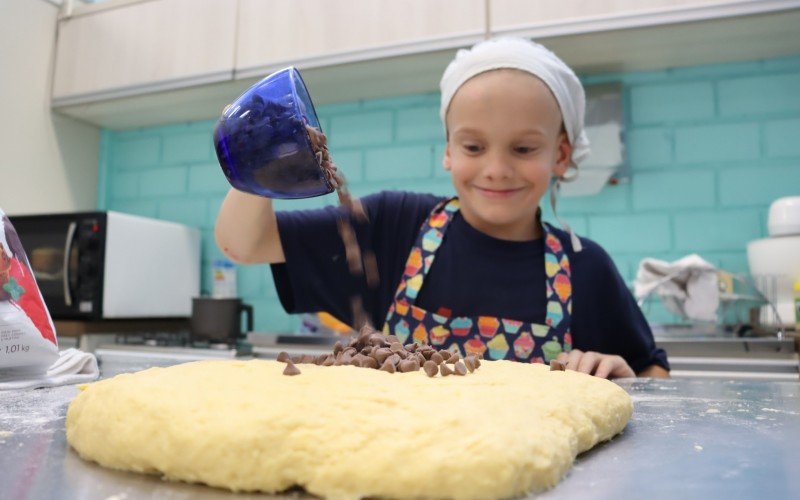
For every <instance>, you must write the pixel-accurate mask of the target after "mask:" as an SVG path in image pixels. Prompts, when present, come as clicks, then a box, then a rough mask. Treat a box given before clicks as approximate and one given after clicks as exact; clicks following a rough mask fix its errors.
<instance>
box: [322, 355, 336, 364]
mask: <svg viewBox="0 0 800 500" xmlns="http://www.w3.org/2000/svg"><path fill="white" fill-rule="evenodd" d="M335 362H336V359H335V358H334V357H333V355H332V354H329V355H328V356H327V357H326V358H325V361H323V362H322V366H333V364H334V363H335Z"/></svg>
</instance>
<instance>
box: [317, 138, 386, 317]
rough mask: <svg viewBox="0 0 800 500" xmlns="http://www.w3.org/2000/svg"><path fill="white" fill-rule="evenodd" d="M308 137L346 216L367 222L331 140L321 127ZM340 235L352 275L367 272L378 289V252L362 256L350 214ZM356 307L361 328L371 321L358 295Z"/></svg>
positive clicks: (354, 301) (342, 221) (341, 224)
mask: <svg viewBox="0 0 800 500" xmlns="http://www.w3.org/2000/svg"><path fill="white" fill-rule="evenodd" d="M306 130H307V131H308V136H309V138H310V139H311V146H312V147H313V148H314V155H315V156H316V157H317V162H318V163H319V164H320V167H322V171H323V173H324V174H325V178H326V180H327V181H328V183H329V184H330V185H331V186H333V188H334V189H335V190H336V194H337V195H338V196H339V205H340V206H341V207H342V208H343V209H344V210H345V212H346V213H347V215H349V214H352V215H353V217H354V218H355V219H356V220H358V221H359V222H366V221H367V212H366V211H365V210H364V206H363V205H362V204H361V201H359V199H358V198H354V197H353V196H352V195H351V194H350V191H349V190H348V189H347V183H346V181H345V178H344V175H343V174H342V173H341V172H339V169H338V168H337V167H336V164H335V163H333V160H332V159H331V155H330V152H329V151H328V139H327V137H325V134H324V133H322V132H321V131H320V130H317V129H316V128H314V127H312V126H311V125H306ZM338 226H339V235H340V236H341V237H342V243H343V244H344V251H345V256H346V258H347V267H348V268H349V270H350V274H352V275H353V276H355V277H358V276H361V275H364V277H365V279H366V281H367V286H369V287H370V288H376V287H377V286H378V280H379V278H378V262H377V260H376V259H375V253H374V252H372V251H371V250H369V249H367V250H366V251H365V252H364V253H363V255H362V253H361V249H360V247H359V246H358V241H357V239H356V233H355V231H354V230H353V226H352V225H351V224H350V221H349V220H348V218H347V217H342V218H340V219H339V224H338ZM351 302H352V308H353V322H354V325H355V327H356V328H361V327H362V326H364V325H368V324H369V317H368V316H367V315H366V313H365V312H364V305H363V303H362V301H361V297H360V296H359V295H355V296H353V297H352V298H351Z"/></svg>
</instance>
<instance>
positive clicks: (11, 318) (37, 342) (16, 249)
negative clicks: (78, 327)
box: [0, 209, 58, 380]
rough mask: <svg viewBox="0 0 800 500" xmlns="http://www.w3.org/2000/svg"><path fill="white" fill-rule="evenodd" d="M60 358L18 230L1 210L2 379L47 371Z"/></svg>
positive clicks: (54, 334)
mask: <svg viewBox="0 0 800 500" xmlns="http://www.w3.org/2000/svg"><path fill="white" fill-rule="evenodd" d="M57 359H58V341H57V340H56V332H55V327H54V326H53V321H52V319H50V313H49V312H48V311H47V306H45V304H44V299H43V298H42V294H41V292H40V291H39V286H38V285H37V284H36V279H35V278H34V276H33V272H32V271H31V266H30V264H29V263H28V258H27V257H26V256H25V251H24V250H23V249H22V244H21V243H20V241H19V237H18V236H17V232H16V231H15V230H14V226H12V225H11V221H9V220H8V217H7V216H6V214H5V212H3V210H2V209H0V380H4V379H5V380H8V379H14V378H19V377H30V376H32V375H38V374H44V373H45V372H46V371H47V369H48V368H49V367H50V366H51V365H52V364H53V363H55V361H56V360H57Z"/></svg>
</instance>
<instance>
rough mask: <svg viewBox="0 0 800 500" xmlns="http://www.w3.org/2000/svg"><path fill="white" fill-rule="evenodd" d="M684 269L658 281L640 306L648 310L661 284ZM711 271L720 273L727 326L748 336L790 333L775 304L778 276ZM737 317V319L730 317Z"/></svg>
mask: <svg viewBox="0 0 800 500" xmlns="http://www.w3.org/2000/svg"><path fill="white" fill-rule="evenodd" d="M682 272H685V270H684V269H679V270H676V271H674V272H672V273H670V274H668V275H666V276H664V277H663V278H661V279H659V280H658V281H657V282H656V285H655V286H654V287H653V288H652V289H651V290H650V291H649V292H648V293H647V294H646V295H645V296H644V297H642V298H640V299H639V300H638V301H637V304H638V305H639V308H640V309H642V311H643V312H646V310H645V306H646V305H649V304H650V301H651V299H652V297H653V296H654V295H657V291H658V289H659V288H660V287H661V285H663V284H665V283H667V282H669V281H671V280H672V279H673V278H676V277H678V276H679V275H680V274H681V273H682ZM703 272H708V273H715V274H716V275H717V282H718V286H719V308H718V309H717V323H718V324H721V325H723V327H724V328H725V329H726V330H730V331H733V332H736V334H737V335H738V336H745V335H746V334H747V333H749V332H752V333H753V334H755V335H770V336H772V335H774V336H776V337H777V339H778V340H783V339H784V338H785V337H786V331H785V330H784V325H785V323H784V321H783V318H781V315H780V313H779V312H778V308H777V307H776V305H775V297H776V296H777V292H776V290H777V284H776V283H777V277H776V276H757V277H753V276H750V275H748V274H738V273H732V272H728V271H725V270H719V269H709V270H707V271H703ZM736 284H739V285H741V286H742V287H744V292H745V293H742V291H739V292H737V291H736V288H737V287H736ZM743 308H744V309H745V310H746V311H747V315H746V318H747V319H746V320H742V314H741V310H742V309H743ZM669 312H670V313H672V314H674V315H676V316H678V317H681V318H682V319H683V320H684V321H686V322H689V323H692V322H698V320H694V319H690V318H688V317H686V316H685V315H681V314H678V313H676V312H674V311H669ZM731 318H735V321H730V319H731Z"/></svg>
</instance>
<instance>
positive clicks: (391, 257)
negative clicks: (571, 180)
mask: <svg viewBox="0 0 800 500" xmlns="http://www.w3.org/2000/svg"><path fill="white" fill-rule="evenodd" d="M440 87H441V91H442V101H441V111H440V116H441V118H442V121H443V123H444V125H445V130H446V134H447V147H446V149H445V156H444V161H443V164H444V168H445V170H447V171H449V172H450V175H451V177H452V181H453V185H454V187H455V190H456V193H457V194H458V197H457V198H453V199H443V198H442V197H440V196H434V195H426V194H417V193H408V192H381V193H377V194H374V195H370V196H366V197H364V198H362V200H361V201H362V203H363V206H364V209H365V210H366V212H367V215H368V218H369V220H368V222H366V223H360V222H358V221H356V220H355V218H353V217H351V220H352V224H353V226H354V228H355V231H356V235H357V239H358V242H359V245H360V246H361V248H362V250H371V251H372V252H374V255H375V257H376V260H377V267H378V273H379V276H380V280H379V283H378V285H377V286H376V287H370V286H367V284H366V281H365V280H364V277H363V276H362V277H360V278H354V277H353V276H351V274H350V271H349V269H348V265H347V262H346V258H345V252H344V246H343V244H342V240H341V237H340V235H339V232H338V229H337V225H338V223H339V220H340V218H342V217H344V216H345V214H344V213H343V211H342V210H341V209H339V208H334V207H328V208H324V209H318V210H304V211H288V212H279V213H277V214H276V213H275V212H274V211H273V209H272V203H271V200H269V199H267V198H262V197H256V196H252V195H249V194H245V193H242V192H239V191H236V190H231V191H230V192H229V193H228V195H227V197H226V199H225V201H224V202H223V204H222V208H221V209H220V214H219V218H218V220H217V224H216V238H217V243H218V244H219V245H220V248H222V249H223V251H224V252H225V253H226V254H227V255H228V256H229V257H230V258H231V259H233V260H235V261H238V262H242V263H257V262H269V263H270V264H272V273H273V277H274V279H275V284H276V287H277V289H278V293H279V296H280V300H281V303H282V304H283V306H284V308H285V309H286V311H288V312H290V313H300V312H312V311H327V312H329V313H331V314H333V315H334V316H336V317H338V318H340V319H341V320H343V321H345V322H348V323H349V324H353V319H354V318H353V313H352V307H351V306H352V303H351V300H352V296H353V295H354V294H355V295H356V296H358V297H360V300H361V302H362V303H363V307H364V309H365V311H366V313H367V314H368V316H369V318H370V320H371V321H372V323H373V324H374V325H375V326H376V327H377V328H383V330H384V331H385V332H387V333H390V334H394V335H396V336H398V337H399V338H400V339H404V341H405V342H407V343H410V342H414V341H422V342H427V343H430V344H432V345H434V346H436V347H437V348H440V349H441V348H447V349H451V350H456V349H457V350H458V351H459V352H460V353H461V354H462V355H465V354H469V353H480V354H483V356H484V357H485V358H486V359H511V360H517V361H522V362H549V361H550V360H552V359H557V360H559V361H562V362H566V363H567V368H568V369H573V370H578V371H581V372H584V373H590V374H594V375H596V376H598V377H603V378H615V377H632V376H635V375H637V374H638V375H639V376H668V371H667V370H668V369H669V365H668V363H667V358H666V354H665V353H664V351H663V350H661V349H658V348H656V346H655V343H654V341H653V335H652V332H651V331H650V328H649V327H648V324H647V322H646V321H645V318H644V316H643V315H642V313H641V311H640V309H639V308H638V306H637V305H636V303H635V301H634V300H633V297H632V296H631V294H630V292H629V291H628V289H627V287H626V286H625V283H624V281H623V280H622V278H621V277H620V275H619V273H618V272H617V270H616V268H615V267H614V264H613V262H612V261H611V259H610V258H609V256H608V255H607V254H606V252H605V251H604V250H603V249H602V248H601V247H600V246H599V245H597V244H596V243H594V242H593V241H591V240H588V239H585V238H577V237H576V236H575V235H574V233H572V232H571V231H569V230H568V228H567V231H562V230H560V229H557V228H555V227H552V226H551V225H549V224H547V223H543V222H542V221H541V220H540V216H541V211H540V210H539V204H540V202H541V200H542V197H543V196H544V195H545V192H546V191H547V190H548V187H551V185H554V184H556V183H557V182H559V181H561V180H565V179H566V178H567V177H571V176H574V174H575V173H576V172H577V165H578V163H579V162H580V161H581V160H582V159H583V158H585V156H586V155H587V154H588V141H587V139H586V136H585V134H584V132H583V116H584V108H585V97H584V91H583V87H582V86H581V83H580V81H579V80H578V78H577V77H576V76H575V74H574V73H573V71H572V70H571V69H570V68H569V67H567V66H566V65H565V64H564V63H563V62H562V61H561V60H560V59H559V58H558V57H557V56H555V55H554V54H553V53H551V52H550V51H548V50H547V49H546V48H544V47H543V46H541V45H538V44H535V43H533V42H530V41H527V40H523V39H515V38H500V39H493V40H488V41H485V42H482V43H479V44H477V45H475V46H474V47H473V48H471V49H470V50H461V51H459V52H458V54H457V55H456V57H455V59H454V60H453V61H452V62H451V63H450V65H449V66H448V68H447V69H446V71H445V73H444V75H443V77H442V80H441V83H440ZM570 174H571V175H570ZM554 190H556V186H553V187H552V188H551V193H552V192H553V191H554ZM551 202H552V203H553V205H554V206H553V208H554V209H555V198H554V195H551Z"/></svg>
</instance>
